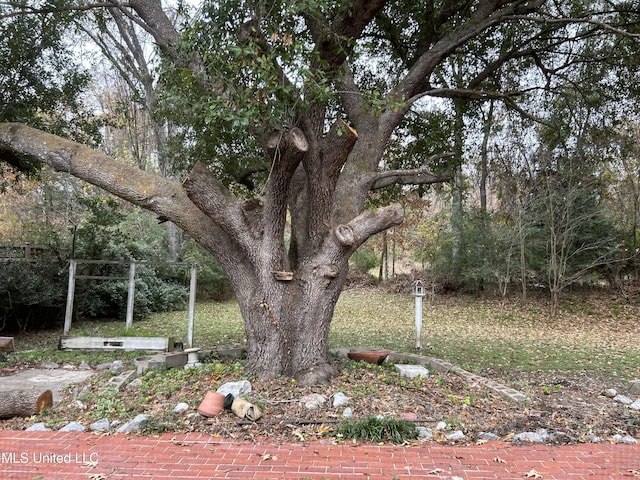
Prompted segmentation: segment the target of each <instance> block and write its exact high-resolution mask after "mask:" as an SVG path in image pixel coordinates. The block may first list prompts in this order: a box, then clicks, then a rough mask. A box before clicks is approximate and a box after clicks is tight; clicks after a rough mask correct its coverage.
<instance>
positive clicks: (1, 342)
mask: <svg viewBox="0 0 640 480" xmlns="http://www.w3.org/2000/svg"><path fill="white" fill-rule="evenodd" d="M14 350H15V347H14V345H13V337H0V352H5V353H11V352H13V351H14Z"/></svg>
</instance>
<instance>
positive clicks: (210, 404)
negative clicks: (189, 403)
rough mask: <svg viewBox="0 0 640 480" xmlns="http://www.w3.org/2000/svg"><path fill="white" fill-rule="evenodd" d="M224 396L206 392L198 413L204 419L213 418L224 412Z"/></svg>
mask: <svg viewBox="0 0 640 480" xmlns="http://www.w3.org/2000/svg"><path fill="white" fill-rule="evenodd" d="M224 397H225V396H224V395H223V394H222V393H218V392H207V394H206V395H205V396H204V398H203V399H202V402H201V403H200V406H199V407H198V410H197V411H198V413H199V414H200V415H204V416H205V417H215V416H216V415H219V414H220V412H222V410H224Z"/></svg>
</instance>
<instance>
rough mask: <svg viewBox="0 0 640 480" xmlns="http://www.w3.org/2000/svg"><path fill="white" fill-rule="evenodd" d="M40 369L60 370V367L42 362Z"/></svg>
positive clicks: (53, 363) (54, 363)
mask: <svg viewBox="0 0 640 480" xmlns="http://www.w3.org/2000/svg"><path fill="white" fill-rule="evenodd" d="M40 368H46V369H54V368H60V365H58V364H57V363H56V362H42V364H41V365H40Z"/></svg>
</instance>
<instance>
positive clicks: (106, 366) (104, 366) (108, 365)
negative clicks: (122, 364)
mask: <svg viewBox="0 0 640 480" xmlns="http://www.w3.org/2000/svg"><path fill="white" fill-rule="evenodd" d="M112 363H113V362H109V363H99V364H98V365H96V370H109V369H110V368H111V365H112Z"/></svg>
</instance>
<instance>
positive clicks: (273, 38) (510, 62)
mask: <svg viewBox="0 0 640 480" xmlns="http://www.w3.org/2000/svg"><path fill="white" fill-rule="evenodd" d="M67 3H68V4H66V5H65V6H66V7H67V8H73V7H74V5H73V4H72V3H71V2H67ZM560 3H562V5H561V4H560ZM76 7H77V8H78V9H79V10H83V11H85V10H87V9H93V10H94V11H100V12H103V14H104V15H108V14H109V12H111V13H112V14H117V15H118V17H119V18H122V16H124V17H126V18H128V19H130V20H132V21H133V23H135V24H136V25H138V26H139V27H141V28H143V29H144V30H145V31H146V32H147V33H148V34H149V35H151V36H152V37H153V40H154V42H155V45H156V47H157V49H158V51H159V52H160V54H161V57H162V64H161V65H160V70H159V71H160V75H159V85H160V86H161V90H162V93H161V94H160V96H159V100H158V102H157V105H156V106H157V109H156V111H155V112H153V113H154V114H155V115H162V116H164V117H165V118H167V119H169V120H170V122H171V124H172V125H173V126H174V127H175V131H176V132H178V133H179V136H177V137H176V138H174V139H173V140H174V143H175V141H176V140H177V139H179V140H180V142H179V144H180V146H181V150H177V151H175V152H174V156H175V165H176V168H180V167H181V168H188V170H186V171H188V172H189V173H188V175H186V178H185V179H184V181H183V182H182V183H179V182H176V181H172V180H168V179H166V178H163V177H161V176H158V175H154V174H152V173H149V172H145V171H142V170H138V169H136V168H132V167H129V166H126V165H124V164H122V163H120V162H118V161H116V160H114V159H112V158H109V157H107V156H105V155H103V154H101V153H99V152H98V151H95V150H93V149H91V148H89V147H87V146H84V145H82V144H80V143H76V142H74V141H72V140H69V139H65V138H62V137H59V136H54V135H51V134H48V133H45V132H43V131H41V130H37V129H34V128H32V127H30V126H27V125H24V124H17V123H0V159H2V160H4V161H7V162H9V163H12V164H14V165H18V166H19V165H23V164H24V163H25V161H26V160H30V161H33V160H35V161H38V162H42V163H45V164H48V165H50V166H52V167H53V168H54V169H56V170H58V171H64V172H68V173H69V174H71V175H74V176H76V177H79V178H81V179H83V180H86V181H87V182H90V183H92V184H94V185H97V186H99V187H102V188H103V189H105V190H107V191H108V192H111V193H113V194H115V195H117V196H119V197H121V198H123V199H125V200H127V201H129V202H132V203H134V204H136V205H139V206H140V207H143V208H145V209H148V210H151V211H153V212H155V213H156V214H157V215H158V216H159V217H160V218H162V219H168V220H171V221H172V222H174V223H175V224H177V225H178V226H180V227H181V228H182V229H184V230H185V231H186V232H188V233H189V235H191V236H192V237H193V238H194V239H195V240H196V241H198V242H199V243H200V244H201V245H202V246H204V247H205V248H206V249H207V250H208V251H210V252H211V253H212V254H213V255H214V256H215V257H216V258H217V260H218V261H219V262H220V264H221V266H222V267H223V268H224V270H225V271H226V273H227V274H228V276H229V278H230V280H231V282H232V285H233V288H234V290H235V293H236V296H237V298H238V301H239V305H240V309H241V312H242V316H243V318H244V322H245V330H246V336H247V345H248V359H247V365H246V368H247V371H248V372H252V373H257V374H259V375H262V376H265V377H274V376H277V375H281V374H284V375H290V376H293V377H295V378H297V379H298V380H299V381H301V382H302V383H316V382H321V381H326V380H327V379H329V378H330V376H331V373H332V371H331V367H330V366H329V364H328V361H327V356H326V350H327V339H328V335H329V328H330V324H331V318H332V315H333V311H334V307H335V304H336V302H337V300H338V297H339V295H340V292H341V291H342V288H343V286H344V284H345V281H346V278H347V272H348V260H349V257H350V256H351V255H352V254H353V253H354V252H355V251H356V249H357V248H358V247H359V246H360V245H361V244H362V243H363V242H364V241H366V240H367V239H368V238H369V237H371V236H372V235H374V234H376V233H379V232H382V231H384V230H385V229H388V228H389V227H391V226H394V225H398V224H400V223H401V222H402V218H403V212H402V209H401V208H400V207H399V206H398V205H389V206H385V207H382V208H378V209H370V208H368V207H367V205H368V200H369V199H370V195H371V192H372V191H375V190H377V189H381V188H386V187H389V186H393V185H426V184H431V183H436V182H442V181H446V180H448V179H449V178H450V177H449V176H448V175H446V174H440V175H437V174H434V173H433V171H434V170H433V167H434V163H438V162H437V161H439V160H442V159H444V158H445V157H447V155H448V154H447V153H446V151H447V150H448V146H447V145H430V146H428V147H427V148H414V149H413V152H414V158H413V160H414V162H416V161H417V164H414V165H412V166H411V168H403V169H398V170H388V169H385V168H383V167H382V165H385V164H387V165H388V164H393V162H382V160H383V159H384V157H385V153H386V151H387V148H388V145H389V144H390V142H391V141H392V140H394V141H395V142H394V143H395V144H396V145H400V146H402V147H403V148H405V149H406V150H411V148H412V145H418V144H419V140H420V138H419V137H418V136H416V135H408V134H407V133H406V132H408V131H409V130H408V129H407V128H406V127H407V122H408V121H410V120H411V119H412V118H415V116H416V115H429V113H428V112H429V111H433V108H436V107H437V105H438V104H437V103H431V104H430V103H429V101H428V99H429V98H436V97H437V98H458V99H467V100H479V101H482V100H487V99H493V100H502V101H504V102H505V103H506V104H508V105H509V106H510V107H511V108H514V109H516V110H519V111H521V112H522V113H523V114H530V113H531V112H527V107H526V103H524V102H525V101H526V98H527V97H526V95H524V94H523V92H524V91H525V90H528V91H532V90H534V89H535V88H538V87H540V88H547V89H552V88H553V84H554V79H555V78H561V76H562V74H563V72H564V71H565V70H566V69H567V68H570V67H571V65H573V64H575V62H579V61H583V60H586V59H584V58H582V57H581V56H580V55H579V48H577V46H578V45H579V44H580V42H581V41H582V40H584V39H593V38H594V37H601V38H602V39H603V41H610V42H612V44H613V43H614V42H618V43H619V44H622V43H624V44H625V48H628V43H629V42H633V41H634V40H635V38H636V37H634V35H633V31H634V29H635V31H637V29H638V26H637V25H638V24H637V20H638V19H637V12H638V8H637V5H635V4H634V2H616V1H601V2H590V1H582V2H580V1H573V2H550V1H545V0H513V1H509V0H439V1H432V0H429V1H424V2H415V1H408V0H350V1H345V2H341V1H332V0H298V1H292V0H291V1H283V0H273V1H261V0H255V1H242V0H221V1H220V2H205V5H204V6H202V8H200V9H198V10H197V12H195V14H193V15H191V16H189V17H188V18H187V14H188V11H187V7H186V6H184V5H180V8H179V9H178V11H177V15H178V16H177V17H176V16H175V14H176V12H175V11H171V12H170V10H169V9H166V8H164V9H163V7H162V5H161V2H160V1H159V0H129V1H127V2H120V1H117V0H108V1H106V2H102V3H100V4H96V5H93V6H92V5H90V3H83V4H82V5H76ZM53 9H54V8H51V9H49V8H48V7H47V5H43V4H42V2H41V4H39V6H38V7H37V8H35V7H34V8H25V7H24V6H22V7H16V11H18V10H19V11H20V12H21V13H22V14H32V15H37V14H43V13H42V12H45V11H46V12H49V11H50V10H53ZM170 13H171V14H170ZM176 18H177V20H176ZM104 25H106V24H105V23H100V22H98V27H97V28H104ZM100 26H102V27H100ZM619 51H624V49H620V50H619ZM453 66H455V68H453ZM516 72H517V74H516ZM523 72H527V74H526V75H525V74H523ZM425 124H428V122H425ZM423 143H424V142H423ZM441 163H442V162H441ZM211 321H215V319H211Z"/></svg>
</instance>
